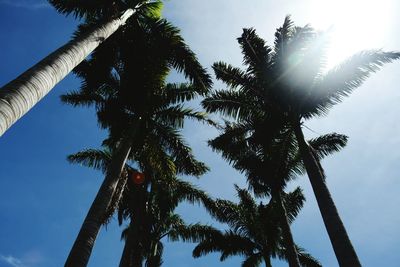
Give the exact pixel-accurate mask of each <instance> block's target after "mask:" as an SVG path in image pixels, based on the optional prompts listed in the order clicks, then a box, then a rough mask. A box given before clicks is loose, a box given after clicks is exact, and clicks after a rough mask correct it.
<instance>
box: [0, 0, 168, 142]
mask: <svg viewBox="0 0 400 267" xmlns="http://www.w3.org/2000/svg"><path fill="white" fill-rule="evenodd" d="M49 2H50V3H51V4H52V5H53V6H54V7H55V8H56V9H57V10H58V11H59V12H60V13H63V14H65V15H69V14H73V15H74V16H75V17H77V18H80V19H85V20H87V21H88V22H90V25H91V27H90V28H88V27H87V31H85V32H82V34H79V35H78V36H75V38H73V39H72V41H70V42H68V43H67V44H66V45H64V46H62V47H60V48H59V49H57V50H56V51H54V52H53V53H51V54H50V55H48V56H47V57H46V58H44V59H43V60H41V61H40V62H39V63H37V64H36V65H35V66H33V67H31V68H30V69H28V70H27V71H25V72H24V73H22V74H21V75H20V76H19V77H17V78H16V79H14V80H13V81H11V82H9V83H8V84H6V85H5V86H3V87H2V88H1V90H0V136H1V135H2V134H3V133H4V132H5V131H6V130H7V129H8V128H9V127H11V125H12V124H14V123H15V122H16V121H17V120H18V119H19V118H21V117H22V116H23V115H24V114H25V113H26V112H28V111H29V110H30V109H31V108H32V107H33V106H34V105H35V104H36V103H37V102H39V101H40V100H41V99H42V98H43V97H44V96H45V95H46V94H47V93H48V92H49V91H50V90H51V89H52V88H53V87H54V86H55V85H56V84H57V83H58V82H60V81H61V80H62V79H63V78H64V77H65V76H67V75H68V74H69V73H70V72H71V71H72V69H73V68H74V67H76V66H77V65H78V64H79V63H80V62H81V61H82V60H84V59H85V58H86V57H87V56H88V55H89V54H90V53H91V52H92V51H93V50H94V49H96V47H97V46H99V45H100V44H101V43H102V42H103V41H104V40H106V39H107V38H109V37H110V36H111V35H112V34H113V33H114V32H115V31H117V30H118V29H119V28H121V27H122V26H123V25H125V23H127V22H128V20H129V19H132V16H133V14H135V16H134V17H136V18H141V17H142V16H143V15H145V16H148V15H151V16H154V15H157V14H159V13H160V6H161V2H160V1H158V0H155V1H142V0H140V1H125V0H119V1H107V0H103V1H75V0H62V1H60V0H50V1H49Z"/></svg>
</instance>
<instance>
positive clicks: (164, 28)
mask: <svg viewBox="0 0 400 267" xmlns="http://www.w3.org/2000/svg"><path fill="white" fill-rule="evenodd" d="M122 34H123V40H124V41H123V42H118V45H115V43H113V42H109V43H106V44H105V46H104V47H102V48H101V49H99V50H96V52H95V53H94V54H93V56H92V57H91V58H90V59H89V60H86V61H84V62H83V63H81V64H80V65H79V66H78V68H77V69H76V73H77V75H78V76H79V77H81V78H82V85H81V88H80V90H79V91H75V92H71V93H69V94H67V95H65V96H63V101H64V102H67V103H70V104H72V105H75V106H76V105H83V106H90V105H93V106H95V107H96V110H97V115H98V120H99V124H100V126H101V127H103V128H106V129H108V130H109V133H110V136H109V138H108V140H107V141H106V144H107V145H108V146H109V147H112V148H113V150H112V161H111V163H110V165H109V167H108V168H107V171H106V177H105V180H104V182H103V184H102V186H101V188H100V190H99V193H98V195H97V196H96V199H95V200H94V202H93V204H92V206H91V209H90V210H89V213H88V215H87V217H86V219H85V222H84V223H83V225H82V228H81V231H80V233H79V235H78V238H77V239H76V241H75V244H74V246H73V248H72V250H71V253H70V255H69V257H68V260H67V266H74V267H76V266H86V264H87V262H88V259H89V255H90V252H91V249H92V247H93V243H94V240H95V238H96V236H97V233H98V231H99V229H100V226H101V222H102V218H103V217H104V213H105V212H106V210H107V209H108V206H109V205H110V203H111V199H112V196H113V194H114V191H115V188H116V186H117V184H118V181H119V179H118V178H119V177H120V174H121V171H122V169H123V166H124V165H125V161H126V159H127V157H128V156H129V155H130V154H132V153H137V152H138V151H139V150H141V149H143V145H144V141H145V140H147V141H148V140H150V138H154V142H158V143H159V147H158V149H159V150H165V151H168V152H169V153H170V154H171V156H172V157H173V158H176V159H177V160H178V159H179V160H178V161H182V164H183V163H187V162H189V163H190V162H191V161H193V160H194V158H193V156H192V155H191V150H190V148H189V147H188V146H187V145H186V144H185V143H184V142H182V140H181V136H180V134H179V132H178V129H179V128H182V127H183V122H184V119H185V118H190V119H196V120H200V121H207V119H206V117H205V114H204V113H202V112H196V111H194V110H192V109H189V108H186V107H184V106H183V105H182V103H183V102H184V101H187V100H191V99H193V98H195V97H196V96H198V95H199V94H203V93H205V92H207V89H208V88H209V86H210V84H211V80H210V77H209V76H208V75H207V74H206V72H205V70H204V69H203V68H202V67H201V65H200V64H199V62H198V61H197V59H196V57H195V55H194V53H193V52H192V51H191V50H190V49H189V48H188V47H187V45H186V44H185V43H184V41H183V39H182V37H180V35H179V30H178V29H176V28H175V27H173V26H172V25H171V24H169V23H168V22H166V21H165V20H159V19H154V18H148V19H147V20H146V23H137V24H135V25H133V23H132V24H129V25H127V27H125V31H124V32H123V33H122ZM172 68H173V69H176V70H177V71H179V72H183V74H184V75H185V76H186V77H187V78H188V79H189V80H190V82H191V83H190V84H179V85H174V84H166V83H165V79H166V77H167V75H168V73H169V71H170V70H171V69H172ZM208 122H210V121H208ZM150 133H151V134H150ZM149 134H150V135H149ZM155 148H156V147H155ZM162 155H164V154H160V156H162ZM165 163H167V161H166V162H165ZM204 168H205V167H204V166H203V169H200V170H197V171H199V172H200V173H202V172H203V171H204ZM190 171H191V172H195V171H196V170H190Z"/></svg>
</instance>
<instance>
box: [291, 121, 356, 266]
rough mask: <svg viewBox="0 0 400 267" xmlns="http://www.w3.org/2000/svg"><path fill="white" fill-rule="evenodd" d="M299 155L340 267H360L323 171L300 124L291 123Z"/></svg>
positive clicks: (296, 122) (297, 122)
mask: <svg viewBox="0 0 400 267" xmlns="http://www.w3.org/2000/svg"><path fill="white" fill-rule="evenodd" d="M293 126H294V129H295V134H296V139H297V142H298V145H299V148H300V153H301V157H302V160H303V162H304V165H305V167H306V170H307V174H308V177H309V179H310V183H311V186H312V188H313V191H314V194H315V198H316V199H317V203H318V207H319V210H320V212H321V215H322V219H323V221H324V224H325V228H326V230H327V232H328V235H329V238H330V240H331V244H332V247H333V250H334V252H335V255H336V258H337V260H338V262H339V266H340V267H360V266H361V263H360V261H359V260H358V257H357V254H356V252H355V250H354V248H353V245H352V244H351V241H350V238H349V236H348V235H347V232H346V228H345V227H344V225H343V222H342V220H341V218H340V216H339V213H338V211H337V209H336V206H335V203H334V202H333V199H332V197H331V194H330V192H329V189H328V187H327V185H326V183H325V177H324V173H323V170H322V168H321V166H320V164H319V162H318V159H316V158H315V156H314V153H313V152H312V150H311V148H310V147H309V145H308V144H307V142H306V141H305V139H304V135H303V132H302V130H301V127H300V122H299V121H295V122H294V123H293Z"/></svg>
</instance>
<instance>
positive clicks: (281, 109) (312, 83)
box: [203, 16, 400, 120]
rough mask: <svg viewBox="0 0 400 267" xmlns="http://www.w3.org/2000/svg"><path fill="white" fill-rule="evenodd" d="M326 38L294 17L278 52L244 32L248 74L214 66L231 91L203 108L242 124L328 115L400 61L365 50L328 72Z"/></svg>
mask: <svg viewBox="0 0 400 267" xmlns="http://www.w3.org/2000/svg"><path fill="white" fill-rule="evenodd" d="M325 37H326V36H325V35H324V33H319V32H316V31H315V30H314V29H313V28H312V27H310V26H308V25H306V26H304V27H297V26H295V25H294V23H293V21H292V20H291V18H290V17H289V16H287V17H286V18H285V21H284V23H283V25H282V26H281V27H280V28H278V29H277V30H276V33H275V41H274V45H273V46H269V45H268V44H266V42H265V41H264V40H263V39H262V38H260V37H259V36H258V35H257V33H256V31H255V30H254V29H253V28H249V29H243V33H242V35H241V36H240V37H239V38H238V42H239V45H240V48H241V50H242V54H243V64H244V65H245V67H246V68H245V69H244V70H242V69H240V68H237V67H234V66H232V65H229V64H226V63H223V62H216V63H214V65H213V69H214V72H215V75H216V77H217V79H220V80H222V81H223V82H225V83H226V84H227V85H228V87H229V89H228V90H224V91H217V92H214V93H213V94H211V95H210V97H209V98H207V99H205V100H204V101H203V106H204V107H205V108H206V109H207V111H210V112H214V111H218V112H220V113H222V114H223V115H226V116H228V117H231V118H233V119H236V118H238V119H239V120H240V119H246V118H248V116H249V113H250V114H252V113H260V112H262V111H265V112H268V113H270V114H275V115H276V116H278V115H280V116H288V114H290V116H289V117H291V118H289V119H300V118H305V119H307V118H310V117H313V116H318V115H325V114H326V113H327V112H328V110H329V108H330V107H332V106H333V105H335V104H337V103H339V102H341V101H342V99H343V97H345V96H347V95H349V94H350V93H351V92H352V91H353V90H354V89H356V88H357V87H359V86H361V85H362V83H363V82H364V81H365V80H366V78H368V77H369V76H370V74H371V73H374V72H376V71H378V70H379V69H380V68H381V67H382V66H383V65H384V64H385V63H390V62H392V61H394V60H396V59H399V58H400V53H399V52H384V51H381V50H366V51H361V52H359V53H356V54H355V55H353V56H352V57H350V58H348V59H347V60H345V61H344V62H342V63H341V64H339V65H337V66H336V67H334V68H332V69H330V70H328V71H326V70H325V68H326V51H327V46H328V43H329V40H328V38H325ZM239 100H241V101H239ZM222 103H224V104H225V105H223V104H222ZM251 103H252V104H253V105H251ZM239 107H240V109H239ZM260 110H261V111H260Z"/></svg>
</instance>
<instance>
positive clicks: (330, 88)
mask: <svg viewBox="0 0 400 267" xmlns="http://www.w3.org/2000/svg"><path fill="white" fill-rule="evenodd" d="M325 37H326V36H324V35H323V34H319V33H317V32H315V31H314V30H313V29H312V28H311V27H309V26H305V27H295V26H294V24H293V22H292V21H291V19H290V17H286V19H285V22H284V24H283V26H282V27H280V28H278V29H277V31H276V33H275V42H274V46H273V47H270V46H268V45H266V43H265V41H264V40H263V39H261V38H260V37H259V36H258V35H257V34H256V32H255V30H254V29H244V30H243V34H242V35H241V37H240V38H238V42H239V44H240V46H241V49H242V54H243V58H244V64H245V65H246V66H247V68H246V69H245V70H241V69H240V68H236V67H233V66H231V65H229V64H226V63H223V62H218V63H215V64H214V65H213V68H214V71H215V74H216V77H217V79H220V80H222V81H223V82H225V83H226V84H227V85H228V86H229V87H230V89H229V90H225V91H219V92H215V93H213V94H212V95H210V96H209V97H208V98H207V99H206V100H204V101H203V106H204V107H205V108H206V110H207V111H211V112H221V113H222V114H225V115H228V116H231V117H233V118H237V119H238V120H239V121H241V120H243V119H244V118H249V117H251V116H253V115H254V114H260V113H262V116H264V117H265V123H264V125H263V126H262V128H263V129H264V133H265V136H264V137H265V140H266V142H268V141H267V140H272V138H271V137H272V136H274V134H275V133H276V132H277V131H279V130H280V129H282V127H288V126H289V127H290V128H291V129H292V130H293V132H294V133H295V135H296V139H297V144H298V146H299V149H300V152H301V156H302V160H303V162H304V165H305V167H306V170H307V174H308V176H309V179H310V182H311V185H312V188H313V190H314V194H315V196H316V199H317V203H318V206H319V209H320V212H321V215H322V218H323V221H324V223H325V227H326V229H327V232H328V235H329V238H330V240H331V243H332V246H333V249H334V251H335V254H336V257H337V259H338V262H339V265H340V266H342V267H350V266H351V267H354V266H361V264H360V262H359V260H358V257H357V254H356V252H355V250H354V248H353V246H352V244H351V241H350V239H349V237H348V235H347V232H346V229H345V227H344V225H343V223H342V220H341V218H340V216H339V213H338V211H337V209H336V206H335V204H334V202H333V200H332V197H331V195H330V193H329V190H328V188H327V186H326V183H325V175H324V172H323V169H322V167H321V165H320V164H319V161H318V159H317V158H316V157H315V156H314V155H313V152H312V150H311V148H310V146H309V145H308V144H307V142H306V141H305V139H304V135H303V132H302V129H301V126H302V123H303V120H307V119H310V118H313V117H316V116H321V115H325V114H326V113H327V112H328V111H329V108H330V107H332V106H333V105H335V104H337V103H339V102H340V101H341V100H342V99H343V97H345V96H347V95H349V94H350V93H351V92H352V91H353V90H354V89H355V88H357V87H359V86H360V85H361V84H362V83H363V81H364V80H365V79H366V78H368V77H369V75H370V74H371V73H373V72H376V71H378V70H379V69H380V67H381V66H382V65H384V64H385V63H389V62H392V61H393V60H396V59H398V58H399V57H400V53H397V52H383V51H380V50H369V51H362V52H360V53H357V54H355V55H354V56H352V57H350V58H349V59H348V60H346V61H344V62H343V63H342V64H340V65H338V66H336V67H335V68H333V69H331V70H329V71H327V72H325V69H324V67H325V56H324V55H325V51H326V47H327V38H325Z"/></svg>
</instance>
